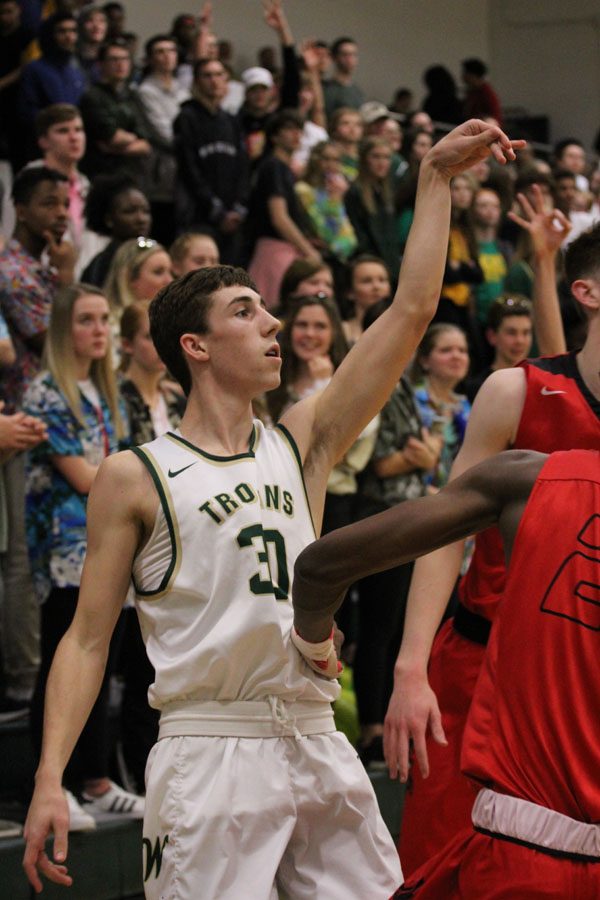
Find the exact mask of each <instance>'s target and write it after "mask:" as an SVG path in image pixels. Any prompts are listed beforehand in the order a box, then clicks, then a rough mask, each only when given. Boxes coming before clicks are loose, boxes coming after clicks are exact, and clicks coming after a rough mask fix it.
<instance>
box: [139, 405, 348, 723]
mask: <svg viewBox="0 0 600 900" xmlns="http://www.w3.org/2000/svg"><path fill="white" fill-rule="evenodd" d="M133 452H135V453H136V454H137V455H138V456H139V458H140V459H141V460H142V462H143V463H144V464H145V465H146V467H147V468H148V470H149V472H150V475H151V476H152V479H153V481H154V485H155V487H156V490H157V492H158V495H159V498H160V504H159V509H158V512H157V516H156V521H155V525H154V529H153V532H152V535H151V536H150V539H149V541H148V543H147V544H146V546H145V547H144V548H143V549H142V551H141V552H140V553H139V554H138V555H137V557H136V559H135V561H134V566H133V582H134V587H135V591H136V607H137V611H138V615H139V619H140V624H141V629H142V634H143V636H144V641H145V644H146V650H147V652H148V657H149V659H150V662H151V663H152V665H153V666H154V668H155V671H156V677H155V682H154V684H153V685H152V686H151V687H150V691H149V699H150V703H151V705H152V706H154V707H156V708H158V709H162V708H163V707H164V705H165V704H167V703H169V702H172V701H181V700H262V699H265V698H267V697H271V696H275V697H280V698H281V699H283V700H286V701H288V702H293V701H296V700H302V701H323V702H329V701H331V700H334V699H335V698H336V696H337V694H338V692H339V686H338V684H337V682H332V681H328V680H327V679H324V678H321V677H319V676H318V675H316V674H315V673H313V672H312V671H311V670H310V669H309V668H308V666H306V664H305V663H304V662H303V661H302V659H301V657H300V655H299V654H298V652H297V651H296V649H295V648H294V647H293V646H292V645H291V643H290V630H291V625H292V620H293V610H292V603H291V587H292V575H293V571H294V562H295V560H296V557H297V556H298V554H299V553H300V551H301V550H302V549H303V548H304V547H306V545H307V544H309V543H310V542H311V541H313V540H314V539H315V532H314V528H313V524H312V519H311V515H310V509H309V506H308V500H307V497H306V492H305V488H304V480H303V475H302V466H301V462H300V456H299V453H298V449H297V447H296V444H295V442H294V440H293V438H292V436H291V435H290V434H289V432H287V431H286V430H285V429H284V428H283V427H281V426H278V427H277V428H275V429H272V430H270V429H269V430H268V429H266V428H265V427H264V426H263V425H262V423H261V422H259V421H255V422H254V425H253V430H252V435H251V437H250V440H249V445H248V451H247V452H246V453H240V454H238V455H236V456H231V457H218V456H213V455H211V454H208V453H204V452H203V451H202V450H201V449H199V448H198V447H195V446H193V445H192V444H190V443H189V442H188V441H186V440H185V439H184V438H183V437H182V436H181V435H180V434H179V433H177V432H169V433H167V434H166V435H163V436H162V437H159V438H158V439H157V440H155V441H151V442H150V443H148V444H144V445H143V446H142V447H139V448H136V449H135V450H134V451H133Z"/></svg>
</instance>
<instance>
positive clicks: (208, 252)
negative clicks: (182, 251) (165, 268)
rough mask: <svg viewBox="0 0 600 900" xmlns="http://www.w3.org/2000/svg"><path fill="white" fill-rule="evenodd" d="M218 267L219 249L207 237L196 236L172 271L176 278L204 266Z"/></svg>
mask: <svg viewBox="0 0 600 900" xmlns="http://www.w3.org/2000/svg"><path fill="white" fill-rule="evenodd" d="M218 265H219V248H218V247H217V245H216V244H215V242H214V241H213V239H212V238H211V237H209V236H208V235H203V234H201V235H198V236H197V237H194V238H192V239H191V240H190V242H189V244H188V249H187V253H186V255H185V256H184V258H183V259H182V260H181V262H180V263H178V264H177V266H175V264H173V271H174V274H175V275H176V276H177V278H180V277H181V276H182V275H187V274H188V272H196V271H197V270H198V269H204V268H206V266H218Z"/></svg>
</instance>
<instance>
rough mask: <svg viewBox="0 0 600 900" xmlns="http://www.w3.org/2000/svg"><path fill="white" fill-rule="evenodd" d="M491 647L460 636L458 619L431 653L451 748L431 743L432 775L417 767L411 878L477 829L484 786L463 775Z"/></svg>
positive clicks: (409, 820) (404, 832)
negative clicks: (470, 717) (469, 725)
mask: <svg viewBox="0 0 600 900" xmlns="http://www.w3.org/2000/svg"><path fill="white" fill-rule="evenodd" d="M484 656H485V647H483V646H481V645H480V644H476V643H474V642H473V641H469V640H467V639H466V638H464V637H462V636H461V635H460V634H457V633H456V632H455V631H454V629H453V628H452V621H451V620H450V621H448V622H446V623H445V624H444V625H443V626H442V628H441V629H440V631H439V633H438V635H437V637H436V639H435V641H434V644H433V649H432V651H431V661H430V663H429V683H430V685H431V687H432V689H433V691H434V692H435V694H436V696H437V699H438V703H439V705H440V710H441V712H442V723H443V726H444V731H445V732H446V738H447V739H448V746H447V747H443V746H440V745H439V744H436V743H435V741H432V740H431V739H429V740H428V741H427V753H428V755H429V763H430V775H429V778H427V779H423V778H421V775H420V773H419V771H418V767H417V765H416V764H413V766H412V767H411V776H410V785H409V789H408V790H407V792H406V799H405V802H404V812H403V815H402V828H401V831H400V843H399V846H398V850H399V853H400V862H401V863H402V869H403V871H404V875H405V877H408V876H409V875H410V874H411V873H412V872H414V871H415V870H416V869H418V868H419V866H421V865H423V863H425V862H426V861H427V860H428V859H430V858H431V857H432V856H435V855H436V854H437V853H438V852H439V851H440V850H441V849H442V848H443V847H445V846H446V844H447V843H448V842H449V841H451V840H452V839H453V838H454V836H455V835H456V834H457V833H458V832H459V831H461V830H462V829H465V828H470V827H471V810H472V808H473V803H474V801H475V797H476V795H477V791H478V790H479V788H476V787H474V786H473V785H472V784H471V782H469V780H468V779H467V778H465V776H464V775H462V774H461V772H460V751H461V746H462V738H463V732H464V729H465V723H466V720H467V714H468V712H469V707H470V705H471V700H472V698H473V693H474V691H475V683H476V681H477V676H478V675H479V669H480V668H481V664H482V662H483V658H484Z"/></svg>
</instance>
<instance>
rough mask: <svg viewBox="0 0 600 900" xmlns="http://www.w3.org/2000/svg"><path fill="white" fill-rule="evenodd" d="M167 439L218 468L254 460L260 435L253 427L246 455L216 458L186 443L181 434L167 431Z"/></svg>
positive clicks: (238, 454) (239, 454)
mask: <svg viewBox="0 0 600 900" xmlns="http://www.w3.org/2000/svg"><path fill="white" fill-rule="evenodd" d="M165 437H166V438H168V439H169V440H170V441H173V443H176V444H183V446H184V447H185V448H186V450H190V451H191V452H192V453H194V454H195V455H196V456H199V457H200V458H201V459H204V460H206V461H207V462H210V463H214V464H215V465H218V466H229V465H231V464H232V463H237V462H239V461H240V459H254V454H255V451H256V448H257V446H258V438H259V434H258V430H257V428H256V426H255V425H253V426H252V431H251V432H250V437H249V438H248V450H247V451H246V453H237V454H236V455H235V456H215V455H214V454H213V453H207V452H206V451H205V450H201V449H200V447H196V446H194V444H191V443H190V442H189V441H186V439H185V438H184V437H181V435H180V434H173V432H172V431H167V433H166V434H165Z"/></svg>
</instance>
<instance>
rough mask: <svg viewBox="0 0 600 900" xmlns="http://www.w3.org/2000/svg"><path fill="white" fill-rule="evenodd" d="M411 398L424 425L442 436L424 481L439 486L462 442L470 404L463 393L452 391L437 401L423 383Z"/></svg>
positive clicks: (444, 479)
mask: <svg viewBox="0 0 600 900" xmlns="http://www.w3.org/2000/svg"><path fill="white" fill-rule="evenodd" d="M415 400H416V402H417V408H418V410H419V415H420V416H421V421H422V422H423V425H424V426H425V428H427V429H428V430H429V432H430V433H431V434H441V435H442V437H443V438H444V443H443V444H442V452H441V455H440V458H439V460H438V463H437V466H436V467H435V469H432V470H431V471H430V472H428V473H427V484H429V485H432V486H433V487H436V488H441V487H443V486H444V485H445V484H446V482H447V481H448V476H449V475H450V469H451V468H452V463H453V462H454V459H455V457H456V454H457V453H458V451H459V450H460V447H461V444H462V442H463V438H464V436H465V431H466V428H467V421H468V419H469V414H470V412H471V404H470V403H469V401H468V400H467V398H466V397H465V396H464V395H463V394H454V397H453V399H452V402H450V403H438V402H436V401H435V400H434V399H433V397H432V396H431V394H430V393H429V390H428V388H427V385H426V384H422V385H419V387H417V388H415Z"/></svg>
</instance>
